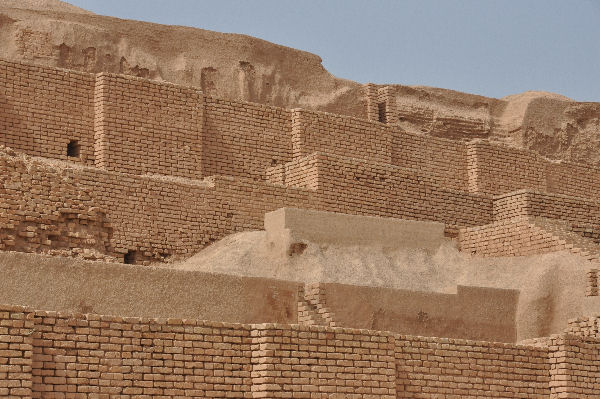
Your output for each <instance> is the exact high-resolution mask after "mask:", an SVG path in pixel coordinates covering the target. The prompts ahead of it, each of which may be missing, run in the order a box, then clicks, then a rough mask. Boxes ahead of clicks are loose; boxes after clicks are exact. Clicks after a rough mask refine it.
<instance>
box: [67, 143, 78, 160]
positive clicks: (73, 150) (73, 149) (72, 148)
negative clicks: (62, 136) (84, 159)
mask: <svg viewBox="0 0 600 399" xmlns="http://www.w3.org/2000/svg"><path fill="white" fill-rule="evenodd" d="M80 154H81V146H80V145H79V142H78V141H77V140H71V141H69V144H67V156H68V157H72V158H79V155H80Z"/></svg>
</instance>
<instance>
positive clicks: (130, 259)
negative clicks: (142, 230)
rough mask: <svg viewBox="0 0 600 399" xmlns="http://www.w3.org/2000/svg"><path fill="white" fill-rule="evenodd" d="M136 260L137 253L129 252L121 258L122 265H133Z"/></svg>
mask: <svg viewBox="0 0 600 399" xmlns="http://www.w3.org/2000/svg"><path fill="white" fill-rule="evenodd" d="M137 258H138V255H137V251H129V252H127V253H126V254H125V255H124V256H123V263H125V264H126V265H135V263H136V260H137Z"/></svg>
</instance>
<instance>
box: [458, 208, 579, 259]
mask: <svg viewBox="0 0 600 399" xmlns="http://www.w3.org/2000/svg"><path fill="white" fill-rule="evenodd" d="M459 242H460V249H461V250H462V251H465V252H467V253H470V254H472V255H477V256H527V255H532V254H541V253H547V252H555V251H562V250H565V249H568V243H567V242H566V241H564V240H561V239H560V238H559V237H556V236H554V235H553V234H551V233H550V232H549V231H546V230H544V229H542V228H540V227H539V226H537V225H536V223H535V221H534V220H533V218H528V217H521V218H514V219H510V220H503V221H499V222H495V223H491V224H488V225H483V226H475V227H466V228H462V229H460V232H459Z"/></svg>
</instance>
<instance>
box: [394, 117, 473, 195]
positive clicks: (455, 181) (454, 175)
mask: <svg viewBox="0 0 600 399" xmlns="http://www.w3.org/2000/svg"><path fill="white" fill-rule="evenodd" d="M393 140H394V149H393V153H392V164H394V165H396V166H400V167H404V168H410V169H416V170H418V171H419V172H423V173H425V174H431V175H436V176H439V177H440V179H441V180H440V184H441V185H443V186H444V187H448V188H451V189H454V190H460V191H468V175H467V148H466V146H465V144H464V143H462V142H458V141H455V140H448V139H442V138H437V137H431V136H425V135H418V134H412V133H406V132H402V131H400V130H399V129H398V130H397V131H396V132H395V133H394V138H393Z"/></svg>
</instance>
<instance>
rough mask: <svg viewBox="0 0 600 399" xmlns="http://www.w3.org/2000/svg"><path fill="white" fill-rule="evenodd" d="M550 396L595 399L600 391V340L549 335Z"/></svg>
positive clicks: (566, 335)
mask: <svg viewBox="0 0 600 399" xmlns="http://www.w3.org/2000/svg"><path fill="white" fill-rule="evenodd" d="M548 347H549V348H551V352H550V354H549V355H550V364H551V369H550V377H551V396H550V397H551V398H559V399H563V398H565V399H566V398H577V399H594V398H597V397H598V393H599V392H600V339H598V338H592V337H578V336H575V335H570V334H562V335H560V336H553V337H550V339H549V342H548Z"/></svg>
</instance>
